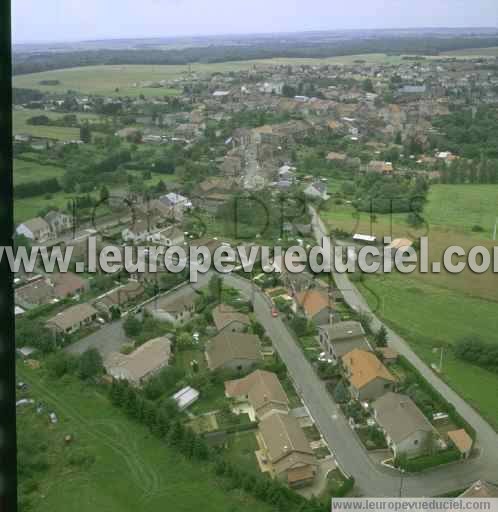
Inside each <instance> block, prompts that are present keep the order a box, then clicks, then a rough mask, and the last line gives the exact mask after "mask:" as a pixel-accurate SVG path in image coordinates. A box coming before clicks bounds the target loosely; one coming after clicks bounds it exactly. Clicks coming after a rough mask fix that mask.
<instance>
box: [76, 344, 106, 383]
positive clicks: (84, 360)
mask: <svg viewBox="0 0 498 512" xmlns="http://www.w3.org/2000/svg"><path fill="white" fill-rule="evenodd" d="M103 369H104V365H103V362H102V356H101V355H100V352H99V351H98V350H97V349H96V348H89V349H87V350H85V352H83V354H81V357H80V360H79V364H78V373H79V376H80V377H81V378H82V379H91V378H94V377H97V376H98V375H100V374H101V373H102V372H103Z"/></svg>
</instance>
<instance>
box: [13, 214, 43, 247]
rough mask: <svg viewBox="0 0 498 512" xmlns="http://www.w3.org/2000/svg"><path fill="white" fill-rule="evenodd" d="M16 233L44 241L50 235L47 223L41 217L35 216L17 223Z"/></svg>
mask: <svg viewBox="0 0 498 512" xmlns="http://www.w3.org/2000/svg"><path fill="white" fill-rule="evenodd" d="M16 233H17V234H18V235H24V236H25V237H26V238H29V239H30V240H33V241H34V242H45V241H46V240H48V239H49V238H50V237H51V236H52V231H51V230H50V225H49V223H48V222H47V221H46V220H45V219H42V218H41V217H35V218H34V219H29V220H27V221H25V222H23V223H21V224H19V225H18V226H17V228H16Z"/></svg>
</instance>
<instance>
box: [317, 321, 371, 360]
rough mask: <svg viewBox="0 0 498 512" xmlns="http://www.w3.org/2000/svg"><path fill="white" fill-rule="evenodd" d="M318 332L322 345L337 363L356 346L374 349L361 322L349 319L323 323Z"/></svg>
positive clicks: (362, 348) (361, 348) (363, 348)
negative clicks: (328, 323)
mask: <svg viewBox="0 0 498 512" xmlns="http://www.w3.org/2000/svg"><path fill="white" fill-rule="evenodd" d="M318 332H319V339H320V345H321V346H322V348H323V350H324V351H325V352H326V353H327V356H328V357H330V358H331V359H332V360H333V361H334V362H335V363H337V362H338V361H340V360H341V358H342V356H344V355H346V354H347V353H348V352H351V350H354V349H355V348H357V349H360V350H366V351H370V350H372V347H371V346H370V344H369V343H368V340H367V338H366V336H365V331H364V329H363V327H362V325H361V323H360V322H355V321H352V320H349V321H345V322H336V323H332V324H330V325H322V326H319V328H318Z"/></svg>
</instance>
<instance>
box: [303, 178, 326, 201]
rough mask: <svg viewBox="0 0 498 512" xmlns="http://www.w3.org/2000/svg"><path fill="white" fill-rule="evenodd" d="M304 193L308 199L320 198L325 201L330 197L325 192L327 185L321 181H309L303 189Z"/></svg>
mask: <svg viewBox="0 0 498 512" xmlns="http://www.w3.org/2000/svg"><path fill="white" fill-rule="evenodd" d="M304 195H305V196H306V197H309V198H310V199H321V200H322V201H326V200H327V199H329V197H330V196H329V195H328V193H327V185H325V183H323V182H322V181H315V182H313V183H310V184H309V185H308V186H307V187H306V188H305V189H304Z"/></svg>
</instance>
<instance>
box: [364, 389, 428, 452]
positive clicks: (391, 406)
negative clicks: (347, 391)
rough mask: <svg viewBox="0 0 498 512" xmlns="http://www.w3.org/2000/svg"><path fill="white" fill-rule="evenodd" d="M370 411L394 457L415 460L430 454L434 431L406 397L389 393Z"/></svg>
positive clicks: (376, 402) (374, 403)
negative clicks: (402, 456) (372, 412)
mask: <svg viewBox="0 0 498 512" xmlns="http://www.w3.org/2000/svg"><path fill="white" fill-rule="evenodd" d="M372 408H373V411H374V417H375V420H376V421H377V423H378V424H379V425H380V427H381V428H382V430H383V431H384V435H385V436H386V441H387V444H388V446H389V447H390V448H391V449H392V451H393V453H394V457H398V456H400V455H406V456H407V457H417V456H419V455H423V454H425V453H427V452H429V451H430V450H431V448H432V443H433V433H434V432H435V430H434V428H433V426H432V425H431V424H430V422H429V420H428V419H427V418H426V417H425V416H424V414H423V413H422V411H421V410H420V409H419V408H418V407H417V405H416V404H415V402H414V401H413V400H412V399H411V398H410V397H409V396H407V395H402V394H399V393H393V392H388V393H385V394H384V395H383V396H381V397H380V398H378V399H377V400H375V402H373V404H372Z"/></svg>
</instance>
